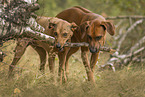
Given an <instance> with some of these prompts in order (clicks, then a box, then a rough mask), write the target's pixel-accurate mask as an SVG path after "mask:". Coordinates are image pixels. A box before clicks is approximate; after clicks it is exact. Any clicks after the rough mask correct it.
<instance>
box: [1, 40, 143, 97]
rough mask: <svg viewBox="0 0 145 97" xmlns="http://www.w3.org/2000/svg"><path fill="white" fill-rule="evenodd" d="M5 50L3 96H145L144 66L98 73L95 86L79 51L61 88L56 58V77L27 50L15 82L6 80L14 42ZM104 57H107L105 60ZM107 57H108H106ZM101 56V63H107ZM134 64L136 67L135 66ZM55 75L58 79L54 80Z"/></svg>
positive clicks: (31, 50)
mask: <svg viewBox="0 0 145 97" xmlns="http://www.w3.org/2000/svg"><path fill="white" fill-rule="evenodd" d="M4 45H8V46H6V47H5V48H2V49H3V51H4V50H5V51H9V52H7V57H5V59H4V62H5V63H7V64H5V63H1V64H0V97H26V96H27V97H34V96H35V97H145V67H144V66H143V65H144V63H140V64H141V65H140V64H137V63H132V65H131V66H128V67H124V68H123V69H121V70H117V71H116V72H112V71H110V70H105V71H99V70H98V68H96V71H95V75H94V76H95V80H96V83H95V84H91V83H89V82H88V81H87V79H86V73H85V69H84V66H83V64H82V62H81V59H80V52H77V53H76V54H74V57H71V58H70V61H69V63H70V69H69V70H70V72H69V79H68V82H67V83H65V84H63V85H60V84H59V83H58V82H57V81H56V80H57V77H58V76H57V71H58V59H57V58H56V68H55V71H56V72H55V74H54V75H55V76H54V75H52V74H50V73H49V69H48V66H46V72H45V75H43V74H41V72H40V71H39V70H38V69H39V57H38V55H37V53H36V52H35V51H34V50H33V49H32V48H31V47H28V48H27V51H26V53H25V54H24V56H23V57H22V59H21V60H20V62H19V63H18V64H17V68H16V69H15V77H14V79H11V80H10V79H8V78H7V72H8V65H9V64H10V63H11V61H12V57H13V52H12V50H13V49H14V47H15V43H14V42H13V41H10V42H8V43H5V44H4ZM104 56H105V57H104ZM107 56H108V55H107ZM107 58H108V57H106V53H102V54H101V56H100V59H99V63H98V65H100V64H103V63H105V61H106V60H107ZM133 64H134V65H133ZM52 76H54V79H55V80H52Z"/></svg>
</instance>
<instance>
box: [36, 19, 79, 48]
mask: <svg viewBox="0 0 145 97" xmlns="http://www.w3.org/2000/svg"><path fill="white" fill-rule="evenodd" d="M44 22H46V24H43V25H45V26H43V27H44V28H45V32H44V33H45V34H47V35H50V36H53V37H55V47H56V48H58V49H59V50H60V51H61V50H62V49H63V46H64V44H65V43H66V42H67V41H68V40H70V39H71V37H72V36H73V31H74V30H75V29H76V28H77V25H76V24H75V23H69V22H67V21H65V20H62V19H58V18H55V17H52V18H49V19H48V20H47V19H46V20H45V21H44ZM38 23H39V22H38Z"/></svg>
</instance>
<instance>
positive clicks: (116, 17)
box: [106, 15, 145, 20]
mask: <svg viewBox="0 0 145 97" xmlns="http://www.w3.org/2000/svg"><path fill="white" fill-rule="evenodd" d="M106 19H109V20H115V19H145V16H135V15H134V16H114V17H113V16H112V17H106Z"/></svg>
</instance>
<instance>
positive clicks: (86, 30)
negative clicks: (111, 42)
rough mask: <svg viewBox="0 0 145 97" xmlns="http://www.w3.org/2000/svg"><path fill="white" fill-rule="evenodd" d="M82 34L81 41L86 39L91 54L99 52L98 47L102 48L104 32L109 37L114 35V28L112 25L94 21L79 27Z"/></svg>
mask: <svg viewBox="0 0 145 97" xmlns="http://www.w3.org/2000/svg"><path fill="white" fill-rule="evenodd" d="M80 29H81V32H82V37H81V38H82V39H83V38H85V37H86V39H87V42H88V43H89V50H90V52H91V53H97V52H99V48H100V46H103V45H104V43H105V38H106V31H107V32H108V33H109V34H110V35H114V34H115V27H114V25H113V24H112V23H110V22H107V21H100V20H98V19H95V20H93V21H86V22H84V23H82V24H81V25H80Z"/></svg>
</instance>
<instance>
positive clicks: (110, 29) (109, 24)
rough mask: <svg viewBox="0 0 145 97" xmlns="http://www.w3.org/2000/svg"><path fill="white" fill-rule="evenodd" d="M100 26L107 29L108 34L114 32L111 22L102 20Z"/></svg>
mask: <svg viewBox="0 0 145 97" xmlns="http://www.w3.org/2000/svg"><path fill="white" fill-rule="evenodd" d="M101 26H102V27H103V28H104V30H107V32H108V33H109V34H110V35H112V36H113V35H114V34H115V26H114V25H113V24H112V23H110V22H108V21H105V22H104V21H103V22H102V23H101Z"/></svg>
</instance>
